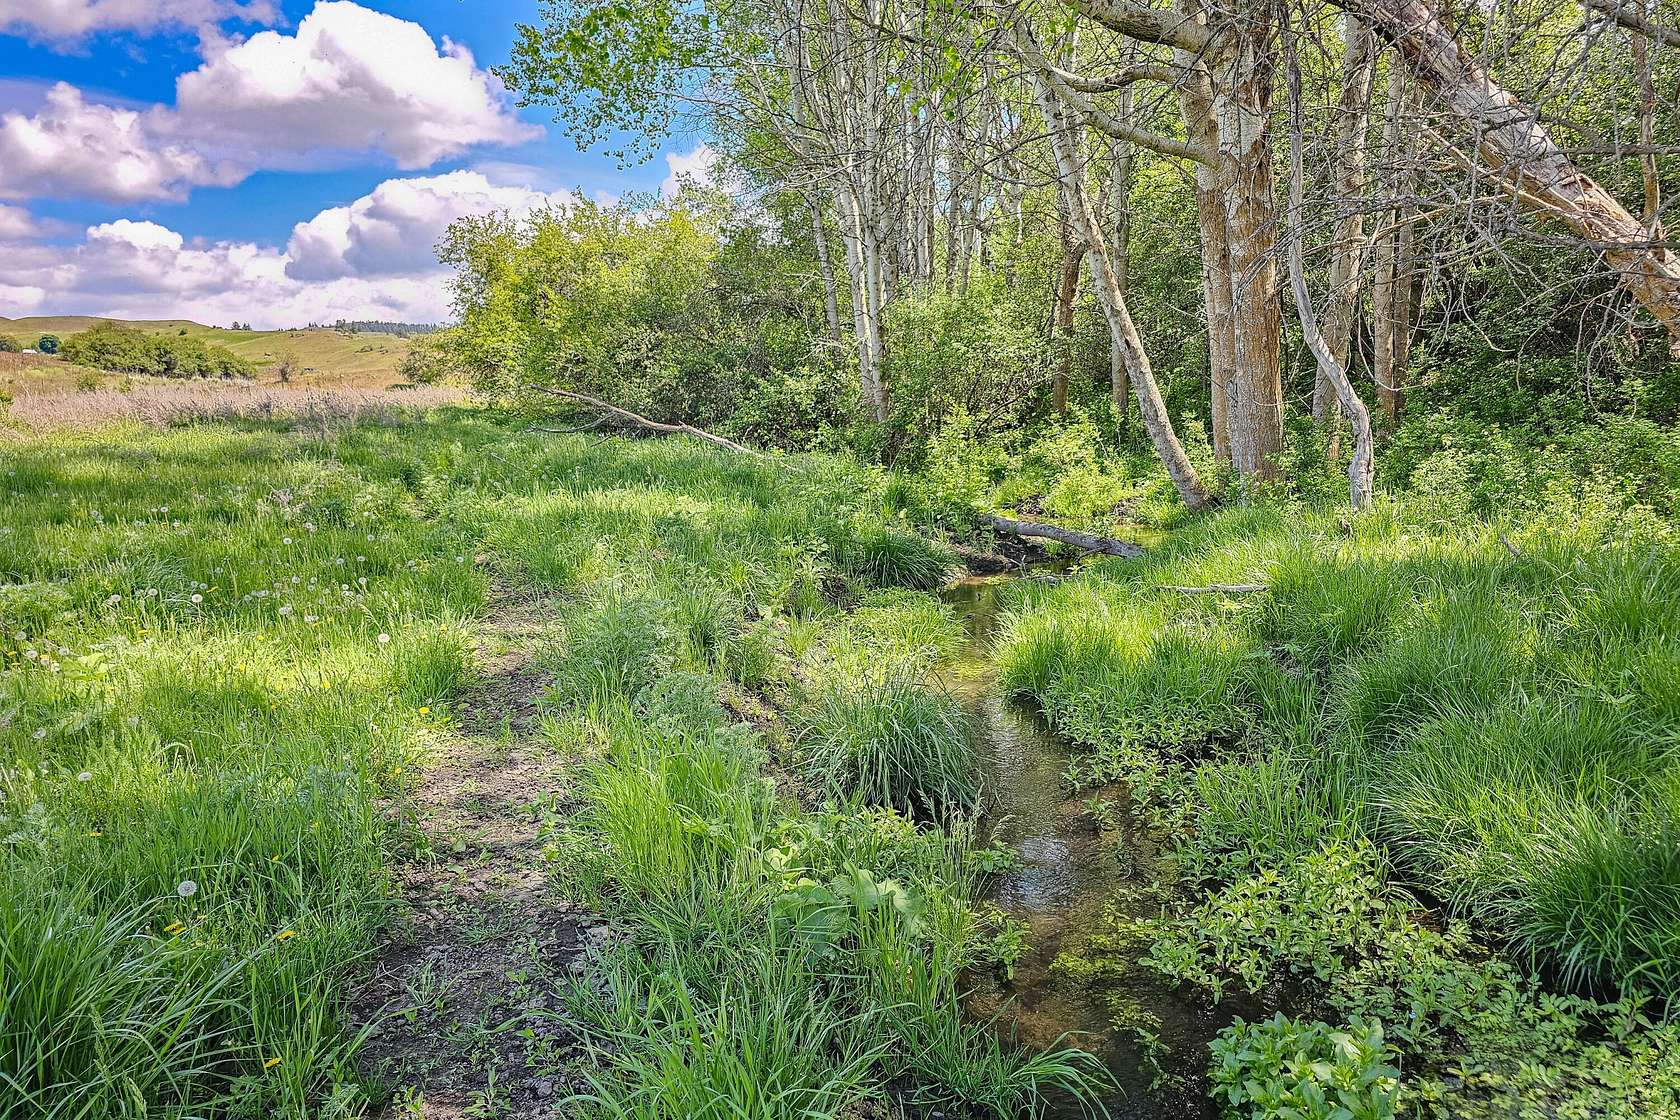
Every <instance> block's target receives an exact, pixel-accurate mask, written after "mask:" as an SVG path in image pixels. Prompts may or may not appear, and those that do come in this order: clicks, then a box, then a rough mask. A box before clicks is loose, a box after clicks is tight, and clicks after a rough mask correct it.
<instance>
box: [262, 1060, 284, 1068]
mask: <svg viewBox="0 0 1680 1120" xmlns="http://www.w3.org/2000/svg"><path fill="white" fill-rule="evenodd" d="M279 1064H280V1059H279V1058H270V1059H269V1060H268V1061H266V1062H264V1063H263V1068H264V1069H273V1068H274V1067H275V1066H277V1065H279Z"/></svg>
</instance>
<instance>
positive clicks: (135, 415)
mask: <svg viewBox="0 0 1680 1120" xmlns="http://www.w3.org/2000/svg"><path fill="white" fill-rule="evenodd" d="M464 399H465V394H464V393H463V392H462V391H461V390H460V389H458V388H451V387H443V386H437V387H433V386H418V387H416V388H412V389H373V390H368V389H303V388H298V389H291V388H285V389H279V388H269V387H259V386H255V385H249V384H242V383H239V382H224V381H152V380H145V381H141V380H136V381H135V382H134V384H133V387H132V388H131V389H130V390H129V391H127V392H123V391H120V390H117V389H96V390H93V391H91V392H84V393H63V392H46V393H24V394H20V395H18V396H17V397H16V398H15V399H14V400H13V401H12V403H11V404H10V405H9V406H0V436H4V435H11V436H13V437H17V436H27V435H29V434H32V433H36V432H44V431H53V430H58V429H65V428H97V427H100V426H102V425H105V424H110V423H115V422H118V421H137V422H139V423H142V424H148V425H152V426H154V427H160V428H163V427H169V426H171V425H176V424H187V423H192V422H195V421H206V420H282V421H287V422H290V423H293V424H296V425H299V426H302V427H320V428H331V427H337V426H339V425H342V424H345V423H351V422H354V421H358V420H381V419H392V420H394V419H398V418H402V417H408V416H411V415H413V414H414V413H415V412H419V411H424V410H426V409H429V408H436V407H438V406H440V405H447V404H460V403H461V402H462V401H463V400H464Z"/></svg>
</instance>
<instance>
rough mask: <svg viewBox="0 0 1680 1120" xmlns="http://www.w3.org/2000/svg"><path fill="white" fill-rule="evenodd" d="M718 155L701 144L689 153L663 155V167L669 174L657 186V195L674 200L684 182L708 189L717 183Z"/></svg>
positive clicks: (711, 148) (708, 145)
mask: <svg viewBox="0 0 1680 1120" xmlns="http://www.w3.org/2000/svg"><path fill="white" fill-rule="evenodd" d="M717 161H718V154H717V151H716V149H714V148H713V147H712V146H711V145H710V144H705V143H702V144H701V145H700V146H699V147H697V148H695V149H694V150H693V151H691V152H667V153H665V166H666V167H667V168H668V169H669V170H670V174H668V175H666V176H665V181H664V182H662V183H660V184H659V193H660V194H662V195H664V196H665V197H666V198H675V197H676V194H677V191H679V190H681V189H682V185H683V182H684V180H687V181H689V182H692V183H694V184H695V185H696V186H701V187H710V186H715V185H716V183H717Z"/></svg>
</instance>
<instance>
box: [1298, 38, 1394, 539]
mask: <svg viewBox="0 0 1680 1120" xmlns="http://www.w3.org/2000/svg"><path fill="white" fill-rule="evenodd" d="M1288 20H1289V17H1288V15H1287V14H1285V16H1284V28H1283V36H1284V56H1285V59H1286V61H1287V64H1288V68H1289V74H1288V81H1289V124H1290V127H1289V281H1290V287H1291V288H1292V289H1293V290H1294V294H1295V310H1296V313H1297V315H1298V316H1299V318H1300V321H1301V335H1302V337H1304V338H1305V339H1306V341H1307V345H1308V346H1309V347H1310V348H1311V349H1312V352H1313V356H1314V357H1315V358H1316V359H1317V360H1318V372H1319V377H1320V378H1321V379H1322V380H1324V381H1328V382H1329V383H1330V384H1331V386H1332V387H1333V388H1334V390H1335V393H1336V398H1337V400H1338V401H1339V402H1340V403H1341V407H1342V410H1343V411H1344V412H1346V413H1347V416H1348V419H1349V420H1350V421H1351V422H1352V423H1353V462H1352V463H1351V464H1349V466H1348V501H1349V502H1350V503H1351V504H1352V506H1353V508H1354V509H1356V510H1366V509H1369V508H1370V507H1371V491H1372V483H1373V479H1374V476H1375V473H1376V470H1375V466H1376V461H1375V457H1374V453H1373V450H1372V445H1371V414H1370V412H1369V411H1368V410H1367V409H1366V407H1365V402H1364V401H1362V400H1360V399H1359V394H1358V393H1356V392H1354V390H1353V383H1352V382H1351V381H1349V380H1348V375H1347V367H1346V366H1345V365H1343V364H1342V363H1341V361H1340V360H1339V359H1338V358H1337V356H1336V353H1335V351H1334V350H1333V349H1332V348H1331V346H1330V343H1329V341H1328V340H1327V339H1326V338H1325V337H1324V335H1323V334H1322V333H1321V332H1320V331H1319V329H1318V317H1317V315H1316V314H1315V313H1314V312H1313V305H1312V293H1311V292H1309V291H1308V290H1307V270H1306V266H1305V265H1304V264H1303V263H1302V259H1301V257H1302V252H1301V234H1302V230H1301V205H1302V204H1301V195H1302V193H1303V191H1304V185H1303V180H1304V178H1305V175H1304V173H1303V171H1302V169H1301V133H1302V131H1303V130H1304V129H1305V127H1306V125H1305V122H1304V121H1303V120H1302V118H1301V64H1300V60H1299V59H1298V58H1297V57H1296V54H1295V32H1294V30H1293V29H1292V28H1291V27H1290V26H1289V24H1288Z"/></svg>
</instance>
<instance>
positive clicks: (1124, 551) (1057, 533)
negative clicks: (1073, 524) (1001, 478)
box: [992, 514, 1143, 556]
mask: <svg viewBox="0 0 1680 1120" xmlns="http://www.w3.org/2000/svg"><path fill="white" fill-rule="evenodd" d="M992 528H994V529H996V530H998V531H999V532H1000V533H1010V534H1013V535H1014V536H1017V537H1035V538H1038V539H1040V540H1047V541H1055V542H1057V543H1058V544H1065V545H1068V546H1070V547H1073V548H1078V549H1083V550H1084V551H1086V552H1097V553H1102V554H1103V555H1105V556H1142V555H1143V549H1142V548H1141V547H1139V546H1138V545H1135V544H1132V543H1131V542H1130V541H1120V540H1115V539H1114V538H1113V537H1099V536H1096V535H1094V534H1092V533H1081V532H1078V531H1077V530H1074V529H1064V528H1062V527H1061V526H1060V525H1045V524H1042V523H1040V522H1037V521H1016V520H1014V519H1013V518H1009V517H999V516H998V515H997V514H993V515H992Z"/></svg>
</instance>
